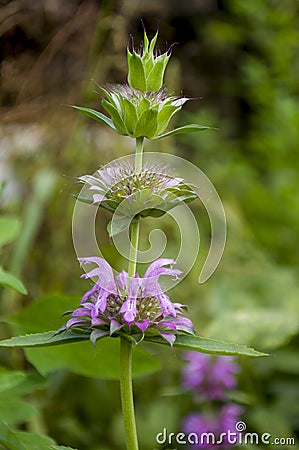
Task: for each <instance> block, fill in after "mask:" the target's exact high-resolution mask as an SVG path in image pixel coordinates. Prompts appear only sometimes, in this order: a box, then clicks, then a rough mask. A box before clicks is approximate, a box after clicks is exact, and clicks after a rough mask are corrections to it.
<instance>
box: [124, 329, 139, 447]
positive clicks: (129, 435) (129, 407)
mask: <svg viewBox="0 0 299 450" xmlns="http://www.w3.org/2000/svg"><path fill="white" fill-rule="evenodd" d="M120 392H121V402H122V411H123V420H124V425H125V433H126V440H127V449H128V450H138V440H137V430H136V423H135V413H134V400H133V387H132V343H131V342H130V341H129V340H128V339H126V338H125V337H123V336H122V337H121V338H120Z"/></svg>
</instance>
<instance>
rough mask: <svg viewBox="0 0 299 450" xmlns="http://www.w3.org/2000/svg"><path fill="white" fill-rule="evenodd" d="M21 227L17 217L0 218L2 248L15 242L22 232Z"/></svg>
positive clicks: (0, 245)
mask: <svg viewBox="0 0 299 450" xmlns="http://www.w3.org/2000/svg"><path fill="white" fill-rule="evenodd" d="M20 225H21V223H20V221H19V219H18V218H17V217H13V216H4V217H0V247H2V245H5V244H8V243H10V242H12V241H14V239H15V238H16V237H17V236H18V234H19V232H20Z"/></svg>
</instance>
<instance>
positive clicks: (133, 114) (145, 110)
mask: <svg viewBox="0 0 299 450" xmlns="http://www.w3.org/2000/svg"><path fill="white" fill-rule="evenodd" d="M102 91H103V92H104V93H105V95H106V99H104V100H102V105H103V108H105V110H106V111H107V113H108V114H109V115H110V117H111V119H112V121H113V124H114V127H115V128H116V130H117V131H118V133H120V134H123V135H126V136H131V137H134V138H138V137H146V138H148V139H152V138H154V137H156V136H159V135H160V134H162V133H163V131H164V130H165V128H166V127H167V125H168V123H169V121H170V119H171V117H172V116H173V115H174V114H175V113H176V112H177V111H179V110H180V109H181V107H182V105H183V104H184V103H185V102H186V101H187V100H188V99H187V98H184V97H183V98H178V97H174V96H167V94H166V92H165V90H164V89H163V88H161V89H160V90H158V91H156V92H145V93H143V92H141V91H140V90H138V89H135V88H132V87H130V86H129V85H128V84H116V85H108V86H107V87H106V89H102Z"/></svg>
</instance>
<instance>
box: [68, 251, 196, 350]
mask: <svg viewBox="0 0 299 450" xmlns="http://www.w3.org/2000/svg"><path fill="white" fill-rule="evenodd" d="M79 261H80V262H81V263H83V264H90V263H95V264H96V265H97V267H96V268H95V269H93V270H91V271H90V272H88V273H87V274H84V275H83V276H82V277H83V278H97V281H96V282H95V283H94V285H93V286H92V288H91V289H90V290H89V291H88V292H86V294H84V296H83V297H82V300H81V304H80V307H79V308H77V309H75V310H74V311H72V313H71V317H70V319H69V320H68V322H67V324H66V329H70V328H72V329H73V328H75V329H78V328H79V329H83V330H85V331H88V332H90V339H91V341H92V342H95V341H96V340H97V339H99V338H101V337H104V336H107V335H113V336H118V335H120V334H127V335H131V336H138V339H143V338H144V336H146V334H148V333H150V334H151V336H153V335H160V336H162V337H163V338H164V339H165V340H166V341H168V342H169V343H170V344H171V345H172V344H173V342H174V341H175V339H176V335H177V333H178V332H183V333H191V334H192V333H193V324H192V322H191V320H189V319H188V318H186V317H184V315H183V313H184V306H183V305H181V304H179V303H172V302H171V300H170V298H169V297H168V295H166V293H165V292H163V290H162V288H161V286H160V284H159V281H158V280H159V277H160V276H161V275H167V276H172V277H177V276H179V275H180V274H181V271H180V270H178V269H172V268H169V267H167V266H170V265H173V264H174V263H175V262H174V261H173V260H171V259H158V260H156V261H154V262H153V263H152V264H150V266H149V267H148V269H147V270H146V272H145V274H144V276H143V277H139V275H138V274H136V275H135V276H134V277H132V278H129V276H128V273H127V272H125V271H124V270H123V271H122V272H121V273H120V274H118V275H117V276H116V277H114V274H113V270H112V268H111V267H110V265H109V264H108V263H107V261H105V260H104V259H102V258H98V257H92V258H80V259H79Z"/></svg>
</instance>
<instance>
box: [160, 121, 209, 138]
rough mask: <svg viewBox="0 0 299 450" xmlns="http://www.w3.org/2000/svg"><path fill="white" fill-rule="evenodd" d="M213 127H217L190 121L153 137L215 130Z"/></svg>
mask: <svg viewBox="0 0 299 450" xmlns="http://www.w3.org/2000/svg"><path fill="white" fill-rule="evenodd" d="M213 129H216V128H211V127H206V126H204V125H197V124H195V123H190V124H189V125H184V126H183V127H179V128H175V129H174V130H171V131H168V132H167V133H164V134H160V135H159V136H156V137H154V138H153V139H162V138H164V137H168V136H174V135H175V134H185V133H195V132H197V131H204V130H213Z"/></svg>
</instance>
